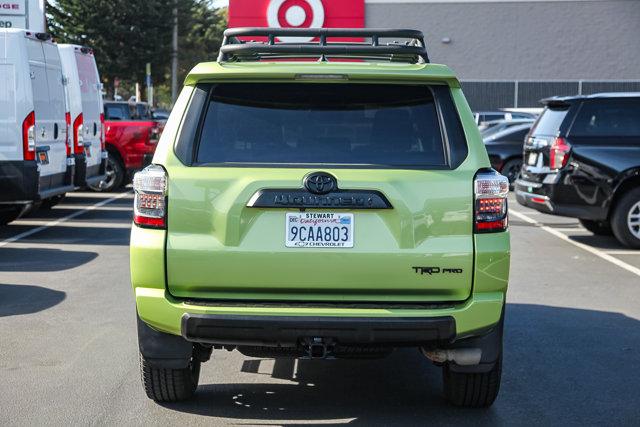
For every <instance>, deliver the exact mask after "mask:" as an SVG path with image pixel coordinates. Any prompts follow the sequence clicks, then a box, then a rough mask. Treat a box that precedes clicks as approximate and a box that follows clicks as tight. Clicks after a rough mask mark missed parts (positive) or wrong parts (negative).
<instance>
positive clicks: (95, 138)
mask: <svg viewBox="0 0 640 427" xmlns="http://www.w3.org/2000/svg"><path fill="white" fill-rule="evenodd" d="M75 57H76V64H77V67H78V77H79V78H80V96H81V98H82V117H83V123H84V124H83V133H84V135H83V137H84V145H85V154H86V156H87V178H89V177H93V176H96V175H98V174H99V173H100V163H101V161H102V158H101V155H102V148H101V146H100V132H101V127H102V124H101V123H100V113H102V96H101V94H100V78H99V76H98V68H97V67H96V62H95V59H94V56H93V54H92V53H91V52H89V51H86V52H85V51H83V48H76V49H75Z"/></svg>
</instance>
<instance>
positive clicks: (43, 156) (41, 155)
mask: <svg viewBox="0 0 640 427" xmlns="http://www.w3.org/2000/svg"><path fill="white" fill-rule="evenodd" d="M38 163H40V164H41V165H48V164H49V155H48V154H47V152H46V151H38Z"/></svg>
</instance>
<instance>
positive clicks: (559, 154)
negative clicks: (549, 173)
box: [549, 137, 571, 169]
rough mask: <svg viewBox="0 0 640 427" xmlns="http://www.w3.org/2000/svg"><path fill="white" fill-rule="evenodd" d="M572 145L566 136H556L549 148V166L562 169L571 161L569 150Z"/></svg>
mask: <svg viewBox="0 0 640 427" xmlns="http://www.w3.org/2000/svg"><path fill="white" fill-rule="evenodd" d="M570 151H571V145H569V143H568V142H567V141H565V139H564V138H560V137H558V138H556V139H555V141H553V144H551V148H550V149H549V158H550V160H549V167H550V168H551V169H561V168H563V167H565V166H566V165H567V162H568V161H569V152H570Z"/></svg>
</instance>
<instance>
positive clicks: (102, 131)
mask: <svg viewBox="0 0 640 427" xmlns="http://www.w3.org/2000/svg"><path fill="white" fill-rule="evenodd" d="M105 146H106V141H105V129H104V113H100V148H102V151H104V149H105Z"/></svg>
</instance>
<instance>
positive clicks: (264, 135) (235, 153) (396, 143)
mask: <svg viewBox="0 0 640 427" xmlns="http://www.w3.org/2000/svg"><path fill="white" fill-rule="evenodd" d="M211 91H212V93H211V96H210V100H209V103H208V108H207V110H206V116H205V118H204V122H203V125H202V130H201V134H200V141H199V145H198V150H197V154H196V162H198V163H277V164H370V165H395V166H444V165H445V164H446V161H445V154H444V146H443V141H442V136H441V135H442V134H441V130H440V125H439V121H438V115H437V112H436V107H435V101H434V99H433V95H432V92H431V91H430V90H429V88H428V87H426V86H405V85H369V84H340V85H336V84H298V83H290V84H240V83H237V84H221V85H217V86H213V87H212V89H211Z"/></svg>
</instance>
